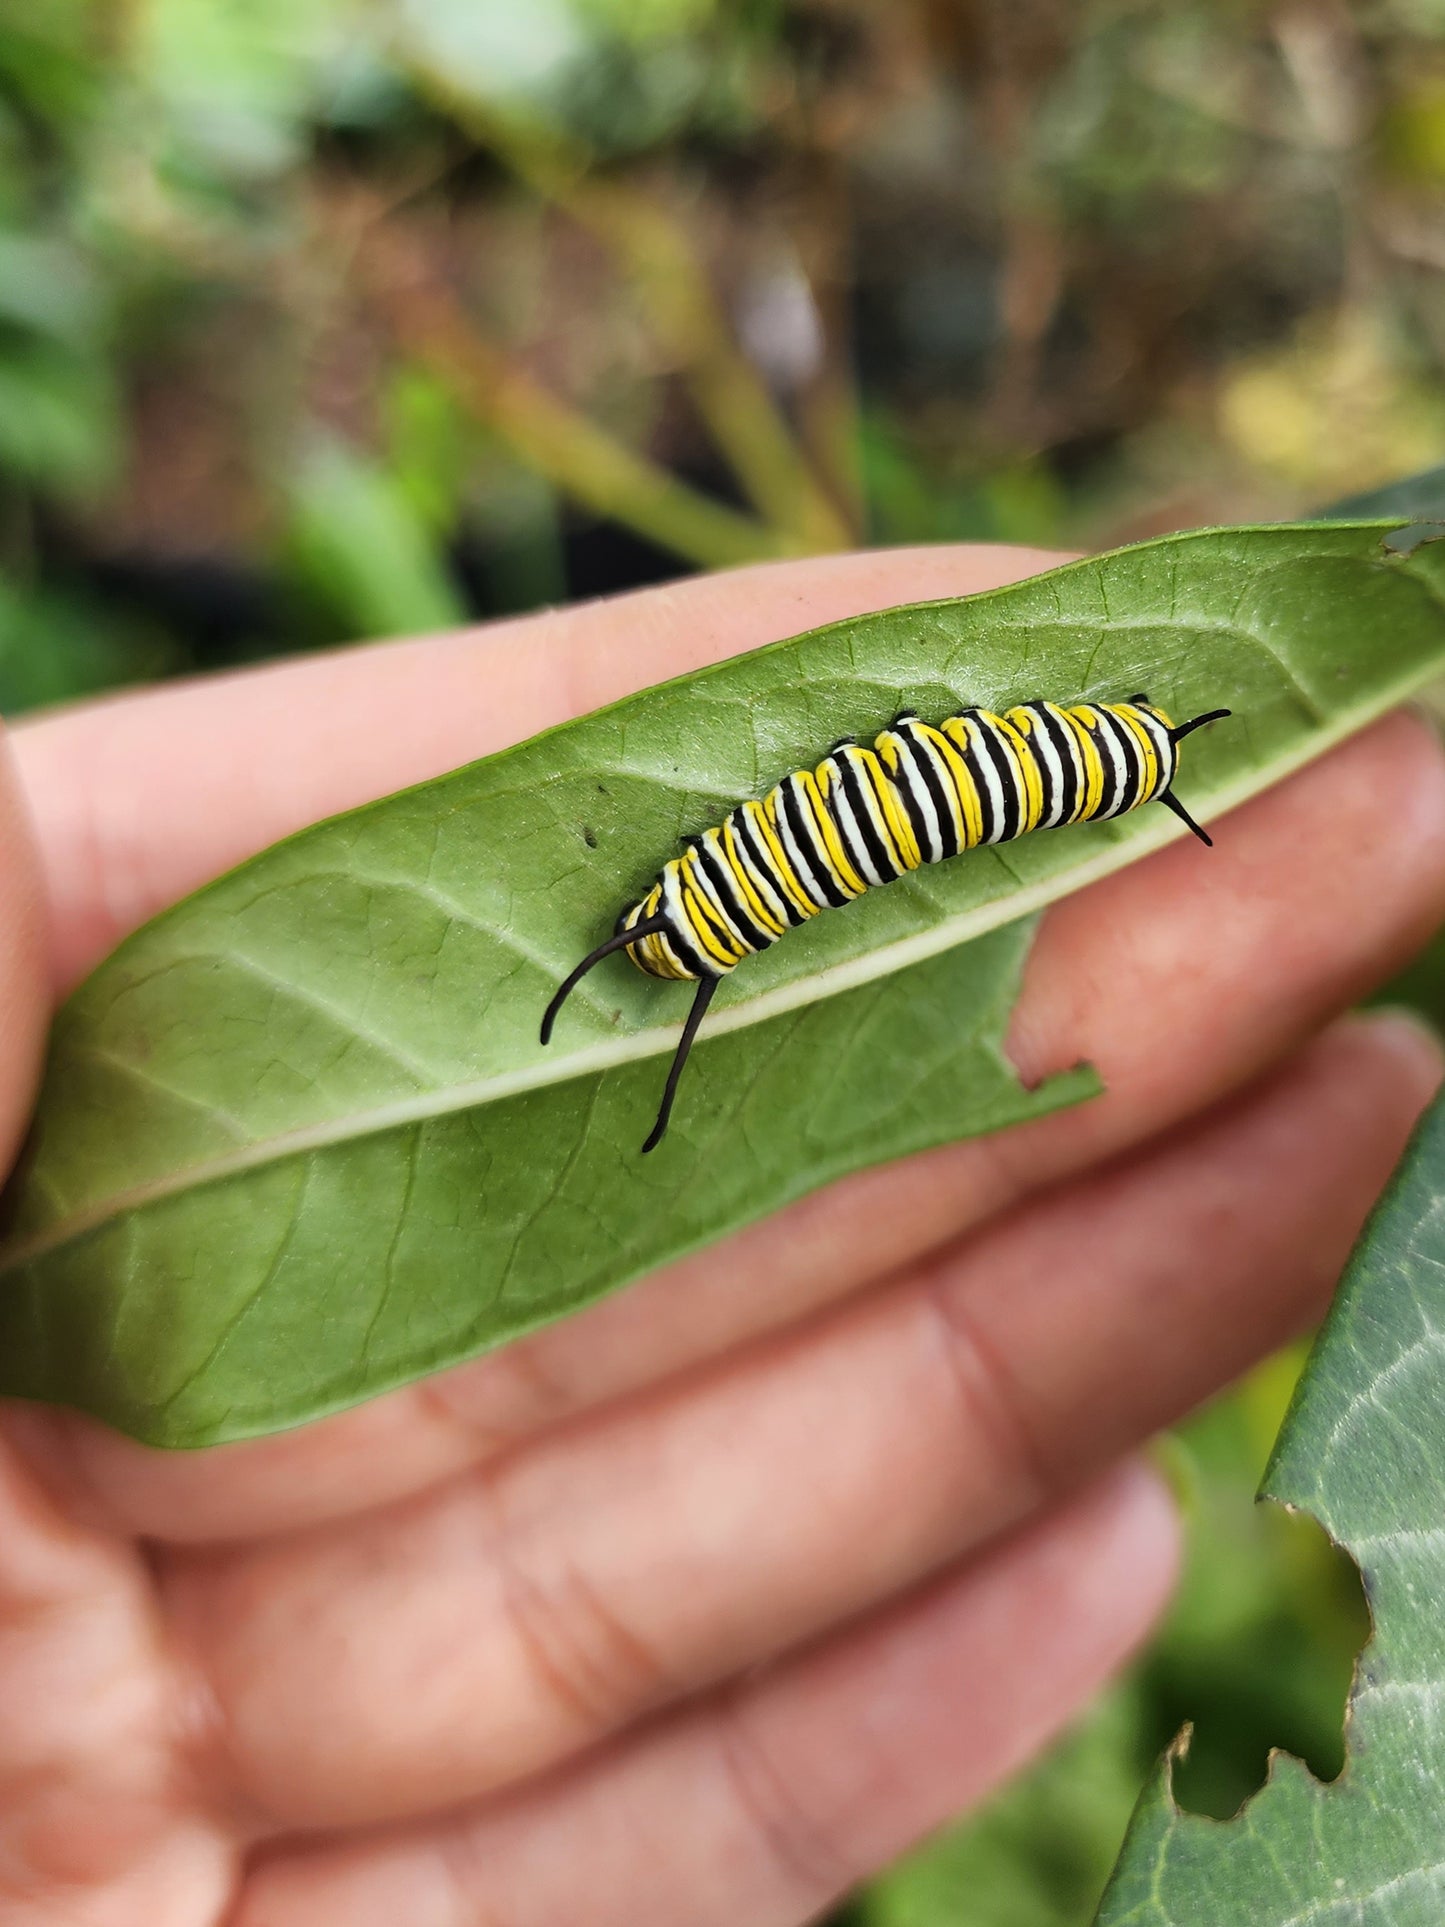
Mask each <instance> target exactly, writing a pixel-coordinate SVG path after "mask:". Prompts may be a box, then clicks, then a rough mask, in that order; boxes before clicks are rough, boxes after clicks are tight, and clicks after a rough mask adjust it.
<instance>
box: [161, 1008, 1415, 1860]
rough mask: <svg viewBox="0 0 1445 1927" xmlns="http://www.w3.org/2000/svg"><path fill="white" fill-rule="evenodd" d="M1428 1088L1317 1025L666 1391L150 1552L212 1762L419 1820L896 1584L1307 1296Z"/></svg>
mask: <svg viewBox="0 0 1445 1927" xmlns="http://www.w3.org/2000/svg"><path fill="white" fill-rule="evenodd" d="M1438 1070H1439V1062H1438V1054H1437V1053H1436V1051H1435V1049H1434V1047H1433V1046H1432V1045H1431V1044H1429V1043H1428V1042H1427V1041H1426V1040H1425V1039H1424V1037H1423V1035H1422V1033H1421V1032H1420V1031H1419V1030H1418V1029H1417V1028H1416V1027H1415V1026H1414V1025H1413V1024H1408V1023H1403V1022H1400V1021H1398V1020H1392V1021H1382V1020H1375V1021H1372V1022H1368V1023H1366V1022H1357V1023H1353V1024H1347V1025H1345V1026H1343V1027H1342V1028H1340V1029H1339V1030H1337V1031H1336V1032H1334V1033H1332V1034H1331V1035H1330V1036H1329V1037H1328V1038H1326V1039H1325V1040H1323V1041H1322V1042H1320V1043H1319V1044H1317V1045H1315V1046H1314V1047H1312V1048H1311V1050H1310V1051H1309V1052H1307V1053H1306V1054H1305V1056H1304V1057H1303V1058H1302V1059H1301V1060H1300V1061H1298V1062H1297V1063H1295V1064H1294V1065H1292V1066H1291V1067H1290V1068H1289V1070H1288V1071H1287V1072H1285V1073H1283V1074H1280V1075H1279V1076H1277V1077H1276V1078H1275V1080H1274V1081H1273V1082H1272V1083H1270V1084H1269V1085H1267V1086H1266V1087H1265V1088H1263V1089H1259V1090H1256V1091H1254V1092H1251V1093H1250V1094H1249V1095H1248V1096H1247V1097H1246V1098H1244V1099H1241V1100H1238V1101H1237V1102H1236V1103H1235V1104H1234V1105H1233V1106H1232V1107H1230V1108H1229V1109H1228V1110H1227V1111H1226V1112H1224V1113H1223V1114H1222V1115H1216V1116H1214V1117H1211V1118H1209V1119H1207V1120H1205V1121H1204V1122H1202V1123H1200V1124H1198V1125H1196V1126H1195V1127H1193V1128H1192V1129H1191V1130H1190V1131H1188V1132H1187V1133H1183V1134H1181V1135H1180V1136H1179V1137H1178V1138H1177V1139H1176V1140H1175V1141H1172V1142H1170V1143H1167V1144H1165V1145H1162V1146H1159V1147H1156V1148H1154V1149H1153V1150H1152V1151H1151V1152H1150V1153H1149V1154H1148V1155H1147V1156H1143V1157H1139V1158H1136V1159H1135V1160H1134V1161H1133V1162H1132V1163H1131V1164H1129V1165H1127V1166H1125V1167H1122V1168H1120V1169H1119V1170H1118V1171H1117V1172H1116V1173H1114V1174H1112V1175H1110V1176H1108V1177H1106V1178H1100V1177H1096V1178H1095V1180H1094V1181H1093V1182H1092V1183H1090V1184H1087V1185H1082V1184H1081V1185H1079V1186H1078V1187H1076V1188H1075V1189H1073V1190H1066V1191H1064V1192H1063V1193H1062V1194H1060V1195H1059V1196H1057V1197H1055V1198H1052V1199H1050V1200H1047V1201H1045V1202H1044V1203H1043V1204H1041V1205H1040V1206H1037V1207H1035V1208H1034V1209H1033V1210H1032V1211H1031V1212H1029V1213H1028V1214H1026V1215H1024V1216H1022V1217H1020V1218H1019V1220H1018V1221H1017V1222H1012V1223H1010V1222H1005V1223H1002V1224H1000V1225H999V1226H998V1227H997V1228H996V1229H994V1230H993V1231H991V1232H990V1233H989V1234H988V1235H987V1236H986V1237H984V1238H983V1239H981V1240H978V1241H976V1242H975V1243H974V1244H973V1245H971V1246H964V1247H960V1249H959V1250H957V1251H956V1252H953V1253H950V1254H948V1255H947V1256H945V1257H942V1258H936V1259H934V1260H932V1261H930V1262H929V1263H927V1264H926V1265H924V1266H922V1267H920V1268H918V1269H917V1270H915V1271H914V1272H913V1273H912V1274H911V1275H909V1276H908V1277H906V1278H905V1279H903V1280H902V1281H900V1282H899V1283H898V1284H896V1285H895V1286H894V1287H892V1288H891V1289H890V1290H889V1291H887V1292H884V1293H880V1294H877V1295H876V1296H874V1297H873V1298H871V1299H869V1300H866V1301H864V1302H862V1303H860V1304H858V1305H857V1306H854V1307H851V1308H848V1309H845V1310H843V1311H840V1312H836V1313H834V1314H833V1315H832V1316H830V1317H828V1318H825V1319H823V1320H821V1321H819V1322H818V1323H817V1324H815V1325H814V1326H813V1327H812V1328H809V1329H805V1330H804V1331H802V1332H799V1333H796V1334H794V1335H793V1336H792V1337H791V1338H790V1339H788V1340H786V1341H780V1342H777V1343H775V1344H773V1345H771V1346H769V1347H766V1348H759V1349H758V1350H756V1351H754V1352H753V1353H751V1354H749V1355H747V1356H745V1357H743V1358H741V1359H739V1360H737V1361H735V1362H734V1363H733V1364H731V1365H730V1366H727V1367H719V1368H717V1369H715V1370H714V1371H713V1372H712V1373H711V1374H709V1375H707V1376H705V1377H701V1378H698V1379H694V1380H693V1381H692V1382H690V1383H688V1384H687V1385H686V1386H684V1387H680V1388H679V1389H677V1390H676V1391H674V1392H673V1393H671V1394H668V1395H659V1396H656V1397H654V1398H653V1399H652V1400H651V1401H649V1402H648V1403H646V1404H643V1405H640V1406H634V1407H632V1408H629V1409H627V1410H625V1411H621V1412H617V1413H614V1414H613V1415H611V1416H610V1417H607V1418H599V1419H598V1420H596V1421H594V1422H593V1423H591V1424H589V1425H579V1426H576V1427H573V1428H571V1429H569V1430H566V1431H563V1432H560V1433H557V1434H554V1435H552V1436H550V1437H549V1438H547V1439H544V1440H542V1441H540V1442H539V1443H538V1444H536V1445H535V1446H534V1447H533V1448H532V1449H530V1450H528V1451H524V1452H522V1453H519V1454H518V1455H516V1456H515V1457H514V1458H512V1459H509V1460H505V1461H503V1462H502V1463H501V1464H500V1465H499V1466H497V1467H496V1468H495V1469H494V1470H492V1471H491V1472H490V1474H481V1475H478V1474H473V1475H470V1476H468V1477H465V1478H462V1479H458V1480H455V1481H453V1482H451V1483H450V1484H448V1485H446V1486H444V1487H442V1488H440V1489H439V1490H437V1491H434V1492H431V1493H428V1494H426V1495H424V1496H422V1497H420V1498H418V1499H415V1500H412V1501H410V1502H408V1503H406V1504H403V1505H401V1506H398V1507H395V1508H393V1509H391V1510H389V1511H387V1512H383V1513H378V1514H372V1515H370V1516H369V1517H367V1518H365V1519H362V1520H360V1521H355V1522H352V1523H350V1524H349V1525H347V1526H345V1527H336V1528H332V1529H330V1530H328V1531H322V1532H318V1533H315V1534H311V1535H307V1536H304V1537H299V1538H288V1539H284V1540H279V1541H273V1542H270V1543H269V1544H264V1545H262V1546H260V1547H258V1548H248V1549H244V1550H238V1551H235V1552H231V1553H213V1554H189V1555H179V1556H174V1557H173V1558H172V1559H171V1560H169V1561H168V1562H166V1563H165V1564H164V1565H163V1567H162V1573H163V1583H164V1586H165V1596H166V1598H167V1600H168V1602H169V1606H170V1609H171V1612H172V1614H173V1615H174V1621H175V1626H176V1632H177V1637H178V1639H179V1641H180V1642H181V1645H182V1647H183V1649H184V1650H185V1651H186V1652H187V1653H189V1654H190V1655H191V1659H192V1663H193V1664H195V1665H196V1666H197V1667H198V1668H199V1670H200V1672H201V1674H202V1675H203V1676H204V1679H205V1681H206V1687H205V1690H206V1692H207V1693H208V1694H209V1695H211V1696H212V1698H213V1701H214V1704H215V1705H216V1707H217V1709H218V1713H219V1717H220V1721H221V1725H220V1727H219V1728H218V1733H217V1739H218V1744H219V1746H220V1747H221V1748H222V1754H221V1756H219V1757H218V1763H217V1771H218V1772H219V1773H220V1774H221V1775H222V1776H223V1777H225V1776H226V1775H228V1774H232V1773H233V1774H234V1775H235V1776H236V1780H237V1784H238V1788H239V1790H240V1792H241V1793H242V1794H243V1796H244V1797H246V1798H249V1799H250V1800H252V1801H253V1802H255V1803H256V1804H258V1805H259V1806H260V1807H261V1808H262V1809H263V1810H265V1811H267V1812H269V1813H271V1814H273V1815H275V1816H277V1817H278V1819H281V1818H284V1819H286V1820H287V1821H289V1822H291V1823H298V1822H299V1823H301V1824H313V1825H323V1824H333V1823H359V1822H361V1821H365V1820H370V1819H377V1818H386V1817H389V1816H396V1815H399V1814H404V1813H409V1812H420V1811H425V1810H427V1809H429V1808H432V1807H437V1806H443V1805H446V1804H449V1803H451V1802H455V1801H457V1800H460V1799H465V1798H470V1797H472V1796H475V1795H477V1794H479V1793H482V1792H485V1791H488V1790H490V1789H493V1788H496V1787H500V1786H502V1785H505V1784H506V1783H507V1782H508V1781H510V1780H514V1779H516V1778H519V1777H521V1776H523V1775H526V1774H529V1773H533V1772H536V1771H538V1770H539V1769H542V1768H544V1767H547V1766H551V1765H554V1764H555V1763H557V1762H558V1761H560V1760H562V1759H564V1758H566V1757H567V1756H568V1755H569V1754H570V1753H572V1752H573V1751H575V1750H577V1749H579V1748H582V1747H585V1746H588V1745H592V1744H594V1743H595V1742H596V1741H597V1740H599V1739H600V1738H603V1737H605V1736H606V1735H607V1734H609V1733H611V1732H613V1731H615V1730H617V1729H618V1728H620V1727H622V1726H623V1725H625V1724H626V1723H627V1722H629V1721H631V1720H633V1719H635V1718H637V1717H638V1716H639V1715H641V1714H642V1713H644V1712H646V1711H648V1710H649V1709H651V1708H654V1707H656V1706H658V1705H660V1704H662V1703H664V1702H666V1701H668V1700H670V1699H673V1698H676V1697H679V1696H681V1695H683V1694H686V1693H691V1692H694V1691H696V1690H698V1689H699V1688H701V1687H703V1686H705V1685H707V1684H709V1683H710V1682H712V1681H715V1680H718V1679H721V1678H723V1677H726V1676H727V1675H728V1674H729V1673H731V1672H734V1671H736V1670H738V1669H739V1668H742V1667H744V1666H747V1665H750V1664H754V1663H756V1662H758V1661H760V1660H762V1659H765V1658H767V1657H769V1656H771V1655H773V1654H776V1653H778V1652H780V1651H782V1650H784V1649H786V1648H788V1647H789V1646H792V1645H794V1644H796V1643H797V1642H799V1641H801V1640H805V1639H809V1638H813V1637H815V1636H817V1635H818V1634H819V1633H821V1632H823V1631H824V1630H826V1629H827V1628H828V1627H829V1626H831V1625H833V1624H835V1623H837V1622H838V1621H840V1620H842V1619H845V1618H848V1617H850V1616H852V1615H853V1614H856V1613H858V1612H860V1611H862V1610H864V1609H866V1608H868V1607H870V1606H872V1605H874V1604H876V1603H878V1602H879V1601H880V1600H882V1599H885V1598H887V1597H888V1596H889V1595H891V1594H893V1593H895V1592H897V1591H899V1590H900V1589H902V1588H904V1587H907V1586H910V1585H912V1584H914V1583H916V1582H917V1581H918V1580H920V1579H921V1578H922V1577H923V1576H924V1575H925V1574H927V1573H928V1572H930V1571H932V1570H934V1569H936V1568H937V1567H938V1566H940V1565H941V1564H943V1563H944V1562H946V1561H949V1560H952V1559H954V1558H957V1557H958V1556H960V1555H961V1554H963V1553H964V1552H966V1551H968V1550H969V1549H970V1548H972V1547H974V1546H976V1545H978V1544H979V1543H981V1542H982V1541H984V1540H986V1539H987V1538H989V1537H990V1536H991V1535H993V1534H996V1533H998V1532H1000V1531H1003V1530H1005V1529H1007V1528H1008V1527H1010V1526H1011V1525H1013V1524H1015V1523H1016V1522H1017V1521H1019V1520H1020V1519H1021V1518H1023V1517H1024V1516H1026V1515H1027V1514H1028V1513H1029V1512H1030V1511H1032V1510H1034V1509H1036V1508H1039V1507H1040V1506H1043V1505H1047V1504H1049V1503H1051V1502H1052V1501H1053V1500H1054V1498H1055V1497H1056V1496H1057V1494H1058V1492H1059V1491H1060V1490H1062V1489H1064V1488H1065V1487H1067V1486H1068V1485H1070V1484H1072V1483H1073V1482H1075V1481H1077V1480H1078V1479H1079V1478H1081V1477H1083V1476H1086V1475H1087V1474H1088V1473H1089V1472H1090V1471H1091V1470H1093V1469H1095V1468H1097V1467H1098V1466H1099V1465H1101V1464H1102V1463H1104V1462H1107V1460H1108V1459H1110V1458H1111V1457H1112V1456H1114V1455H1115V1454H1116V1453H1117V1451H1118V1449H1119V1447H1120V1445H1121V1444H1122V1443H1124V1442H1126V1441H1127V1442H1133V1441H1134V1440H1136V1439H1138V1438H1141V1437H1143V1436H1144V1435H1146V1434H1147V1433H1148V1432H1149V1431H1151V1430H1152V1429H1153V1428H1154V1427H1156V1426H1157V1425H1158V1424H1160V1423H1161V1422H1162V1421H1163V1420H1165V1419H1166V1418H1169V1417H1173V1416H1175V1415H1177V1414H1178V1413H1180V1412H1182V1411H1184V1410H1186V1409H1188V1408H1189V1407H1190V1406H1192V1405H1193V1404H1195V1403H1196V1402H1197V1401H1198V1400H1199V1399H1200V1398H1202V1397H1203V1396H1204V1395H1205V1394H1206V1393H1207V1392H1209V1391H1211V1390H1212V1389H1214V1387H1215V1386H1216V1385H1218V1384H1219V1383H1220V1382H1222V1381H1223V1380H1224V1379H1226V1378H1228V1377H1230V1376H1232V1375H1234V1374H1235V1373H1236V1372H1237V1371H1238V1370H1239V1369H1240V1368H1241V1366H1243V1365H1244V1364H1245V1363H1246V1362H1247V1361H1248V1360H1249V1359H1250V1358H1251V1357H1253V1356H1254V1355H1255V1354H1256V1352H1257V1351H1258V1350H1260V1349H1261V1348H1262V1347H1264V1346H1266V1345H1270V1344H1273V1343H1275V1342H1277V1341H1278V1340H1279V1339H1280V1338H1281V1337H1282V1336H1283V1335H1284V1334H1285V1333H1286V1332H1288V1331H1290V1330H1293V1329H1294V1328H1295V1327H1296V1326H1297V1325H1298V1324H1299V1322H1300V1321H1301V1319H1302V1318H1304V1317H1305V1316H1307V1315H1309V1314H1311V1313H1313V1312H1315V1311H1317V1310H1318V1309H1319V1306H1320V1304H1321V1303H1322V1301H1323V1298H1324V1296H1325V1293H1326V1291H1327V1289H1328V1285H1329V1283H1330V1282H1331V1281H1332V1279H1333V1277H1334V1275H1335V1274H1336V1273H1337V1271H1338V1268H1339V1265H1340V1264H1341V1262H1342V1261H1343V1258H1344V1255H1345V1252H1346V1250H1347V1248H1348V1245H1349V1242H1350V1239H1351V1237H1352V1236H1353V1234H1354V1232H1355V1230H1356V1229H1357V1227H1358V1225H1359V1222H1360V1220H1361V1218H1362V1217H1363V1215H1364V1213H1365V1211H1366V1209H1367V1208H1368V1205H1369V1203H1370V1201H1371V1199H1372V1198H1373V1196H1374V1194H1375V1192H1376V1191H1377V1190H1378V1188H1379V1186H1380V1184H1381V1183H1382V1182H1383V1180H1384V1177H1385V1175H1386V1173H1387V1171H1388V1170H1389V1167H1390V1165H1391V1163H1392V1162H1393V1160H1394V1158H1395V1156H1396V1154H1397V1152H1398V1150H1399V1148H1400V1145H1401V1142H1402V1140H1403V1138H1404V1136H1405V1134H1406V1132H1407V1130H1408V1128H1409V1125H1410V1123H1411V1121H1412V1119H1413V1117H1414V1115H1415V1114H1416V1112H1417V1111H1418V1110H1419V1108H1420V1106H1421V1104H1422V1103H1423V1102H1424V1100H1425V1096H1426V1093H1427V1090H1428V1088H1429V1087H1430V1085H1431V1084H1432V1083H1433V1081H1434V1079H1435V1078H1436V1077H1437V1076H1438ZM442 1655H444V1656H445V1660H444V1662H443V1663H437V1662H438V1656H442Z"/></svg>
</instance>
